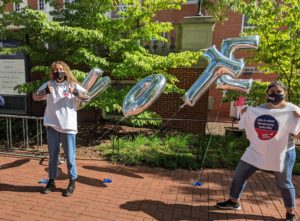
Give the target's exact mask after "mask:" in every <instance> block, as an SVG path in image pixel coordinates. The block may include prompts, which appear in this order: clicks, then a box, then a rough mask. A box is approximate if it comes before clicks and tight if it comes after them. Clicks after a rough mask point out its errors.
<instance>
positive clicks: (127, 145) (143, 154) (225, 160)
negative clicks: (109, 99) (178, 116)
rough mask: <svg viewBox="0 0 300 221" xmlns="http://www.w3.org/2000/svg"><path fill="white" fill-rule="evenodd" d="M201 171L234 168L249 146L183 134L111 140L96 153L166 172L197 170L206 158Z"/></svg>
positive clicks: (243, 142)
mask: <svg viewBox="0 0 300 221" xmlns="http://www.w3.org/2000/svg"><path fill="white" fill-rule="evenodd" d="M209 139H211V140H210V145H209V149H208V151H207V155H206V157H205V161H204V168H229V169H233V168H234V167H235V166H236V164H237V162H238V161H239V159H240V157H241V155H242V154H243V152H244V151H245V149H246V147H247V146H248V144H249V143H248V141H247V140H246V139H245V138H244V137H234V136H226V137H223V136H212V137H211V138H210V136H208V135H199V136H197V135H194V134H184V133H169V134H166V135H164V136H159V135H143V134H140V135H137V136H135V137H133V138H132V137H123V138H119V137H116V136H114V137H112V138H111V143H106V144H102V145H100V146H99V150H100V151H101V152H102V155H103V156H105V157H106V158H107V160H109V161H111V162H117V163H123V164H126V165H132V166H134V165H148V166H153V167H164V168H167V169H176V168H184V169H199V168H201V164H202V160H203V157H204V155H205V151H206V148H207V146H208V142H209Z"/></svg>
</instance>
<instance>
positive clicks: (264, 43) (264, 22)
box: [205, 0, 300, 104]
mask: <svg viewBox="0 0 300 221" xmlns="http://www.w3.org/2000/svg"><path fill="white" fill-rule="evenodd" d="M210 3H211V1H210V0H206V1H205V4H206V7H208V9H209V10H210V11H213V12H214V15H215V16H216V17H219V18H220V19H224V18H226V13H227V12H228V10H234V11H236V12H240V13H242V14H244V15H245V16H248V17H249V25H251V26H253V28H252V29H248V30H247V31H245V33H243V35H253V34H257V35H259V36H260V40H261V41H260V45H259V48H258V49H257V50H255V54H254V55H255V56H254V57H253V59H252V60H253V61H254V62H256V63H257V64H258V65H259V68H260V69H261V70H264V71H265V72H266V73H267V74H268V73H276V74H278V79H279V80H281V81H282V82H284V83H285V84H286V85H287V86H288V98H289V100H290V101H291V102H294V103H296V104H299V103H300V90H299V85H300V78H299V73H300V1H299V0H281V1H278V0H260V1H258V0H249V1H247V3H246V2H244V1H242V0H220V1H218V3H217V4H210ZM261 88H263V89H265V87H261ZM251 93H252V94H250V97H255V96H256V95H255V93H256V91H254V90H252V91H251ZM253 93H254V95H253ZM259 93H260V92H259Z"/></svg>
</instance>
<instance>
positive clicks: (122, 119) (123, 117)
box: [98, 117, 126, 140]
mask: <svg viewBox="0 0 300 221" xmlns="http://www.w3.org/2000/svg"><path fill="white" fill-rule="evenodd" d="M125 118H126V117H122V118H121V119H120V120H119V121H118V122H117V123H116V124H115V125H114V126H113V127H112V128H111V129H109V130H108V131H106V132H105V133H104V134H102V136H101V137H100V138H99V139H98V140H101V139H102V138H103V137H104V136H106V135H107V134H108V133H109V132H111V131H112V130H114V129H115V128H116V127H117V126H118V125H119V124H120V123H121V122H122V121H123V120H124V119H125Z"/></svg>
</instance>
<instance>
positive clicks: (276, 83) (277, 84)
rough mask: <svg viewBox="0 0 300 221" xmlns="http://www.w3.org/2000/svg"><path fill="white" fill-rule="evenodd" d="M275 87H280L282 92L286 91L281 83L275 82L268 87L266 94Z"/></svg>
mask: <svg viewBox="0 0 300 221" xmlns="http://www.w3.org/2000/svg"><path fill="white" fill-rule="evenodd" d="M275 86H278V87H281V88H282V89H283V90H284V91H287V87H286V86H285V85H284V84H283V83H282V82H281V81H275V82H272V83H270V84H269V85H268V88H267V92H268V91H269V90H270V89H271V88H272V87H275Z"/></svg>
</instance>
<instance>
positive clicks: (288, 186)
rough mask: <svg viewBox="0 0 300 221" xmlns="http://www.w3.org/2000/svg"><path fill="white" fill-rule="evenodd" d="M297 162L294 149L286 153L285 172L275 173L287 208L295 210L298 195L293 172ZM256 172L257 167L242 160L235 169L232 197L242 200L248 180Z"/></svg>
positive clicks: (231, 189)
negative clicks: (293, 180)
mask: <svg viewBox="0 0 300 221" xmlns="http://www.w3.org/2000/svg"><path fill="white" fill-rule="evenodd" d="M295 161H296V150H295V148H293V149H291V150H289V151H287V152H286V155H285V159H284V168H283V171H282V172H273V173H274V175H275V179H276V182H277V187H278V188H279V189H280V192H281V196H282V198H283V202H284V205H285V208H295V201H296V193H295V188H294V185H293V182H292V171H293V167H294V163H295ZM256 170H258V168H257V167H255V166H252V165H251V164H249V163H246V162H245V161H242V160H240V162H239V163H238V165H237V166H236V168H235V175H234V177H233V180H232V183H231V187H230V197H232V198H234V199H240V198H241V195H242V194H243V191H244V189H245V187H246V181H247V179H248V178H249V177H250V176H251V175H252V174H253V173H254V172H255V171H256Z"/></svg>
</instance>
